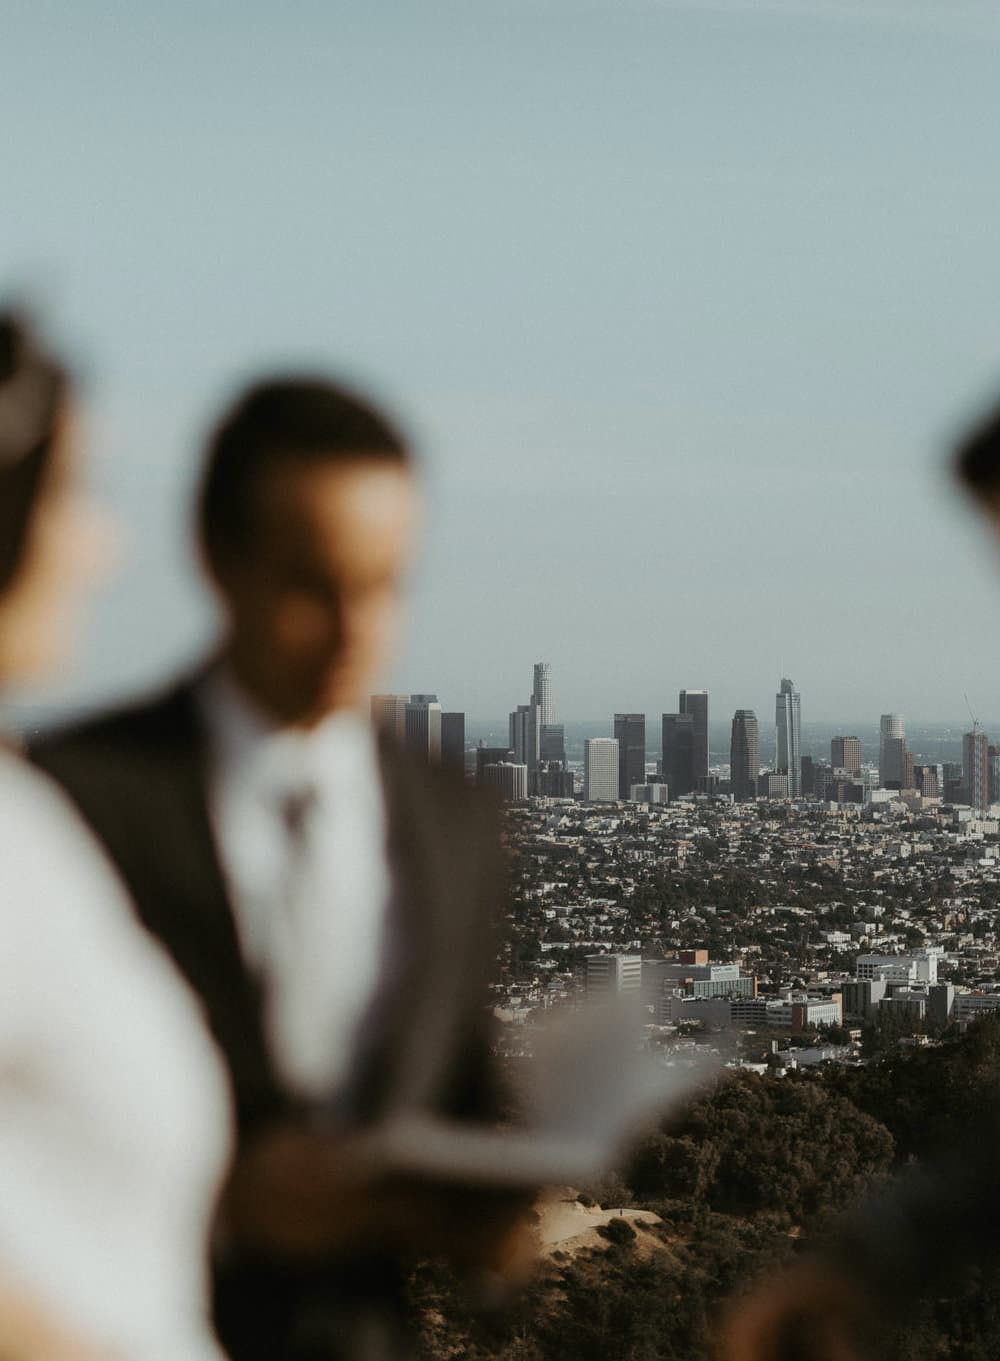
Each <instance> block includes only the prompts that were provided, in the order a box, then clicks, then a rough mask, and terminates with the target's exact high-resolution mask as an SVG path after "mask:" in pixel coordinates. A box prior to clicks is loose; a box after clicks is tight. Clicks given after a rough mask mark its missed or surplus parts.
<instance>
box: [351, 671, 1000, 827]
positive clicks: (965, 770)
mask: <svg viewBox="0 0 1000 1361" xmlns="http://www.w3.org/2000/svg"><path fill="white" fill-rule="evenodd" d="M708 702H709V693H708V691H707V690H692V689H685V690H681V692H680V695H679V697H678V702H677V711H676V712H675V713H667V714H663V715H662V718H661V728H660V756H659V759H658V760H657V762H656V765H655V770H650V767H649V766H648V765H647V759H646V757H647V744H646V715H645V714H642V713H616V714H615V715H614V720H613V736H608V737H592V738H588V739H587V740H586V742H585V743H584V761H583V791H582V793H583V798H584V800H585V801H587V802H589V803H604V802H606V803H616V802H619V801H621V800H633V801H636V802H641V803H654V804H655V803H666V802H667V801H668V799H669V800H674V799H677V798H683V797H685V796H688V795H692V794H707V795H713V794H720V793H727V794H731V795H732V797H733V799H735V800H736V801H737V802H744V801H749V800H752V799H757V798H772V799H774V798H777V799H781V798H787V799H796V798H802V797H811V798H819V799H822V800H825V801H828V802H835V803H863V802H865V801H866V799H867V798H870V797H871V790H872V788H873V780H872V772H871V771H870V770H866V769H864V768H863V763H862V744H861V739H860V738H859V737H857V736H852V735H837V736H835V737H834V738H833V739H832V741H831V743H830V759H829V762H827V761H823V760H817V759H816V758H814V757H812V756H803V754H802V700H801V696H800V694H799V692H798V691H797V690H796V688H795V685H794V682H793V681H791V680H790V679H788V677H782V679H781V682H780V685H779V688H778V692H777V694H776V695H775V711H774V720H775V742H774V762H773V768H770V769H762V768H761V753H760V728H759V724H758V721H757V716H756V714H755V713H754V711H753V710H752V709H737V710H736V713H735V714H734V715H733V720H732V728H731V735H730V748H729V778H728V780H724V779H722V778H721V777H720V776H719V775H718V774H713V773H712V771H711V770H710V768H709V728H708V718H709V707H708ZM372 718H373V721H374V722H375V724H376V725H377V726H378V727H381V728H384V729H387V730H388V731H390V732H391V733H392V734H393V735H394V736H395V737H396V738H397V739H398V740H399V741H401V742H403V743H405V744H406V745H407V746H409V747H410V748H411V749H413V750H414V751H415V752H417V753H418V754H419V755H421V756H422V757H424V758H426V759H427V760H430V761H433V762H442V763H444V764H449V765H454V766H455V767H456V768H458V769H465V768H466V761H467V754H466V748H465V715H464V713H457V712H445V711H444V710H443V709H442V707H441V705H440V703H439V702H438V699H437V696H436V695H424V694H421V695H374V696H373V697H372ZM475 778H476V781H477V783H480V784H488V785H493V786H495V787H496V788H497V790H498V791H499V793H500V794H501V796H502V797H503V798H505V799H510V800H517V799H524V798H528V797H530V796H532V795H542V796H545V797H549V798H572V797H574V796H575V794H576V792H577V791H576V787H575V779H574V774H573V772H572V770H570V769H569V766H568V764H567V760H566V741H565V729H564V726H563V724H561V723H556V722H555V711H554V706H553V697H552V668H551V666H550V665H549V663H548V662H536V663H535V666H534V669H533V673H532V687H531V694H530V696H529V698H528V702H527V703H526V704H519V705H518V706H517V707H516V708H515V709H514V710H513V711H512V712H511V714H510V717H509V720H508V741H507V745H506V746H497V747H488V746H485V745H480V746H479V747H477V748H476V750H475ZM878 787H879V788H881V789H883V790H886V791H889V792H890V793H891V792H893V791H900V792H901V793H906V792H910V793H913V794H915V795H919V796H921V797H923V798H941V799H943V800H944V801H946V802H949V803H963V804H969V805H971V806H972V807H973V808H976V809H985V808H987V807H989V806H990V805H991V804H993V803H996V802H998V801H1000V748H998V747H992V746H990V745H989V740H988V738H987V736H986V734H985V733H984V732H981V731H980V730H979V725H978V723H976V722H974V723H973V726H972V731H971V732H968V733H966V734H965V735H964V737H963V739H962V761H961V763H958V762H954V763H947V762H946V763H945V764H943V765H940V766H938V765H933V766H932V765H915V764H914V760H913V756H912V754H911V752H910V750H909V748H908V747H907V743H906V729H905V725H904V722H903V718H902V716H901V715H900V714H883V715H882V717H881V721H880V725H879V759H878Z"/></svg>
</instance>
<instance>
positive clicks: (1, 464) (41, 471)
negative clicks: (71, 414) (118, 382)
mask: <svg viewBox="0 0 1000 1361" xmlns="http://www.w3.org/2000/svg"><path fill="white" fill-rule="evenodd" d="M68 400H69V381H68V379H67V376H66V373H65V371H64V370H63V368H62V366H61V365H60V364H58V363H57V362H56V361H55V360H54V359H53V358H51V357H50V356H49V355H47V354H45V353H44V352H43V351H42V350H41V349H40V348H39V347H38V346H37V344H36V342H35V340H34V339H33V337H32V335H31V332H30V330H29V328H28V326H27V324H26V323H25V322H24V321H23V320H22V319H21V318H19V317H17V316H15V315H14V314H12V313H10V312H6V313H0V592H4V591H6V590H7V589H8V588H9V587H10V585H11V583H12V582H13V580H14V579H15V578H16V576H17V573H18V568H19V567H20V566H21V564H22V562H23V559H24V556H25V548H26V545H27V543H28V540H29V537H30V533H29V531H30V528H31V524H32V519H33V517H34V515H35V513H36V511H37V510H38V507H39V504H40V502H41V500H42V497H43V494H44V490H45V485H46V474H47V473H48V471H49V470H50V468H51V466H52V464H53V461H54V457H55V451H56V449H57V448H58V443H59V428H60V424H61V422H62V420H63V418H64V416H65V414H66V408H67V405H68Z"/></svg>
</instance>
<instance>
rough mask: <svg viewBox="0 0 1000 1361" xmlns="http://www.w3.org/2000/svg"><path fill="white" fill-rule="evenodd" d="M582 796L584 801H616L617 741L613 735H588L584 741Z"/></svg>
mask: <svg viewBox="0 0 1000 1361" xmlns="http://www.w3.org/2000/svg"><path fill="white" fill-rule="evenodd" d="M583 797H584V801H585V802H586V803H616V802H617V801H618V743H617V742H616V741H615V739H614V738H613V737H588V738H587V740H586V741H585V742H584V744H583Z"/></svg>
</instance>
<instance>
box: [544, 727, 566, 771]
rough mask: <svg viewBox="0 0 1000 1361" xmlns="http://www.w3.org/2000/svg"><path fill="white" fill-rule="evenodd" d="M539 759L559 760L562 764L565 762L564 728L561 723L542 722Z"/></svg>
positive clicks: (546, 760)
mask: <svg viewBox="0 0 1000 1361" xmlns="http://www.w3.org/2000/svg"><path fill="white" fill-rule="evenodd" d="M541 760H542V761H543V762H548V761H561V762H562V764H563V765H565V764H566V729H565V728H564V726H563V725H562V723H543V724H542V755H541Z"/></svg>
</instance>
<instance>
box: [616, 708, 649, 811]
mask: <svg viewBox="0 0 1000 1361" xmlns="http://www.w3.org/2000/svg"><path fill="white" fill-rule="evenodd" d="M615 738H616V740H617V742H618V797H619V798H620V799H627V798H628V797H629V791H630V790H631V788H632V786H633V785H634V784H645V783H646V715H645V714H615Z"/></svg>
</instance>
